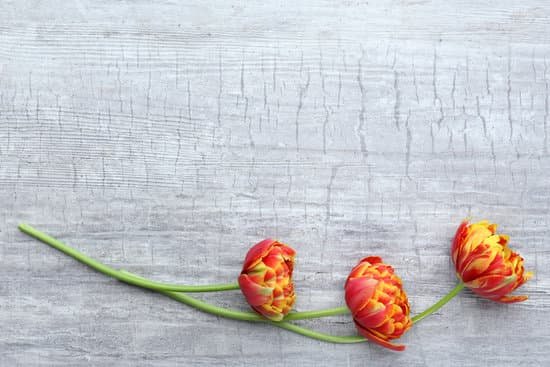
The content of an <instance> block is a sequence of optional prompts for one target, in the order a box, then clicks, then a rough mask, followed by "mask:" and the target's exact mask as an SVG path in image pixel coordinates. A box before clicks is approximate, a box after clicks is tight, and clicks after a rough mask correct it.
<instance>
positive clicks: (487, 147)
mask: <svg viewBox="0 0 550 367" xmlns="http://www.w3.org/2000/svg"><path fill="white" fill-rule="evenodd" d="M549 16H550V7H549V6H548V4H547V2H545V1H530V2H528V4H523V3H522V4H517V3H515V2H512V1H499V2H496V1H489V2H484V3H483V4H482V3H480V2H477V1H453V2H430V1H397V2H396V1H392V2H390V1H380V2H374V3H373V2H368V3H367V2H363V1H342V2H339V3H338V2H334V1H307V2H300V3H298V4H296V3H270V4H267V3H263V2H246V3H238V2H233V3H231V2H211V3H208V4H207V3H203V2H198V1H188V2H186V4H180V2H169V1H160V2H158V3H156V4H150V3H149V2H144V1H136V2H132V3H125V2H109V1H104V2H91V1H85V0H84V1H78V2H74V3H62V4H58V5H56V4H53V3H51V2H38V3H37V2H33V1H18V2H14V3H3V4H0V139H1V141H2V144H1V145H0V202H1V203H2V204H3V205H2V206H1V207H0V220H1V226H0V277H1V279H2V280H3V281H2V282H1V283H0V325H1V327H0V329H1V332H0V365H2V366H4V365H5V366H35V365H36V366H40V365H48V366H53V365H56V366H57V365H59V366H61V365H70V366H77V365H109V364H111V365H117V366H119V365H120V366H136V365H155V366H169V365H176V364H182V365H197V366H201V365H223V366H241V365H251V364H254V365H261V364H266V365H267V364H275V363H277V364H281V365H290V366H294V365H301V366H317V365H327V366H356V365H357V366H363V365H369V366H378V365H380V366H387V365H401V364H402V365H407V366H432V365H437V366H456V365H460V366H480V365H481V366H489V365H491V366H493V365H499V366H504V365H514V366H517V365H529V366H534V365H538V366H547V365H549V364H550V355H549V353H548V349H549V347H550V331H549V330H550V321H549V320H550V301H549V293H550V281H549V280H548V279H549V278H550V267H549V266H548V264H549V261H550V251H549V246H548V240H547V238H548V237H549V236H550V230H549V224H550V155H549V152H548V151H549V148H550V143H549V141H548V140H549V138H548V135H549V133H550V131H549V130H550V126H549V122H548V118H549V107H548V106H549V95H548V90H549V82H550V75H549V74H550V71H549V70H548V64H549V63H550V43H549V41H548V40H549V39H550V27H549V26H548V19H549ZM466 216H472V217H473V218H475V219H482V218H488V219H491V220H493V221H495V222H497V223H499V224H500V228H501V230H502V231H503V232H504V233H508V234H509V235H511V237H512V246H513V247H514V248H515V249H517V250H518V251H520V253H521V254H522V255H523V257H524V258H525V259H526V266H527V268H528V269H531V270H534V271H535V277H534V278H533V280H532V281H530V282H529V283H528V284H527V285H526V286H525V287H524V288H523V289H522V290H521V291H522V293H525V294H528V295H529V296H530V299H529V301H527V302H525V303H522V304H517V305H511V306H502V305H497V304H493V303H490V302H487V301H484V300H480V299H479V298H477V297H474V296H473V295H472V294H471V293H470V292H468V291H465V292H463V294H461V295H460V296H459V297H457V298H456V299H455V300H453V301H452V302H451V303H450V304H449V305H447V306H446V307H445V308H444V309H442V310H441V311H440V312H438V313H437V314H436V315H434V316H432V317H431V318H429V319H426V320H425V321H423V322H422V323H421V324H418V326H416V327H415V328H413V329H412V330H411V331H410V332H409V333H408V334H407V335H406V336H405V337H403V338H402V341H403V342H404V343H406V344H407V346H408V348H407V351H406V352H404V353H392V352H389V351H386V350H382V349H381V348H379V347H377V346H374V345H372V344H361V345H352V346H341V345H330V344H324V343H321V342H316V341H312V340H308V339H305V338H302V337H300V336H296V335H293V334H290V333H288V332H285V331H281V330H277V329H273V328H271V327H268V326H260V325H252V324H247V323H239V322H235V321H229V320H223V319H218V318H215V317H211V316H209V315H205V314H202V313H199V312H196V311H194V310H191V309H188V308H186V307H184V306H182V305H180V304H178V303H175V302H174V301H171V300H169V299H166V298H163V297H162V296H158V295H155V294H152V293H146V292H143V291H141V290H138V289H135V288H131V287H128V286H125V285H122V284H119V283H117V282H116V281H114V280H111V279H107V278H105V277H104V276H102V275H99V274H97V273H94V272H92V271H89V270H88V269H86V268H85V267H83V266H82V265H80V264H78V263H76V262H75V261H73V260H71V259H69V258H66V257H64V256H63V255H61V254H60V253H58V252H56V251H55V250H53V249H50V248H48V247H46V246H45V245H42V244H40V243H38V242H36V241H34V240H32V239H30V238H28V237H26V236H24V235H22V234H20V233H19V232H18V231H17V229H16V226H17V223H19V222H28V223H30V224H32V225H34V226H36V227H37V228H40V229H43V230H45V231H47V232H48V233H50V234H52V235H54V236H57V237H58V238H60V239H62V240H64V241H66V242H67V243H69V244H71V245H73V246H75V247H76V248H78V249H80V250H82V251H83V252H85V253H87V254H89V255H90V256H93V257H96V258H98V259H101V260H103V261H105V262H106V263H109V264H113V265H115V266H120V267H124V268H126V269H128V270H131V271H136V272H138V273H140V274H143V275H145V276H150V277H152V278H155V279H159V280H167V281H174V282H176V281H177V282H184V283H185V282H187V283H196V284H202V283H209V282H223V281H233V280H234V279H235V277H236V275H237V273H238V271H239V268H240V264H241V260H242V258H243V256H244V254H245V253H246V251H247V249H248V247H249V246H251V245H252V244H254V243H255V242H257V241H259V240H261V239H262V238H265V237H268V236H274V237H277V238H279V239H281V240H283V241H284V242H287V243H289V244H291V245H292V246H294V247H295V248H296V249H297V251H298V265H297V267H296V285H297V293H298V301H297V309H299V310H306V309H312V308H320V307H331V306H337V305H341V304H342V285H343V280H344V279H345V277H346V275H347V272H348V271H349V270H350V268H351V267H352V266H353V265H354V264H355V263H356V262H357V261H358V260H359V259H360V258H361V257H363V256H366V255H381V256H383V257H384V259H385V260H386V261H387V262H389V263H392V264H394V266H395V268H396V271H397V272H398V274H400V275H401V277H402V278H403V280H404V282H405V285H406V290H407V292H408V293H409V298H410V301H411V305H412V309H413V312H419V311H421V310H423V309H424V308H425V307H427V306H429V305H430V304H431V303H433V302H434V301H435V300H437V299H438V298H439V297H441V296H442V295H443V294H445V293H446V292H447V291H448V290H450V289H451V288H452V287H453V284H454V283H455V278H454V274H453V271H452V265H451V263H450V259H449V242H450V239H451V237H452V235H453V233H454V230H455V228H456V226H457V225H458V224H459V222H460V221H461V220H462V219H463V218H464V217H466ZM203 298H205V299H208V300H211V301H212V302H215V303H217V304H220V305H226V306H232V307H240V308H242V309H246V305H245V304H244V301H243V300H242V299H241V296H240V295H239V294H238V293H237V292H233V293H231V292H230V293H225V294H219V295H206V296H203ZM303 324H305V325H309V326H311V327H314V328H316V329H319V330H325V331H327V332H332V333H339V334H342V335H344V334H352V333H354V332H355V330H354V328H353V325H352V324H351V322H350V321H349V320H348V318H346V317H339V318H327V319H322V320H314V321H309V322H303Z"/></svg>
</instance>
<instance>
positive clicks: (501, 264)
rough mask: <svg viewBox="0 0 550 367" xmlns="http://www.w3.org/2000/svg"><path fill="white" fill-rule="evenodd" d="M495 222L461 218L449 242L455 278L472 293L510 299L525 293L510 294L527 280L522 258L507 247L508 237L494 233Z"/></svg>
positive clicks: (513, 299)
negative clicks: (450, 243)
mask: <svg viewBox="0 0 550 367" xmlns="http://www.w3.org/2000/svg"><path fill="white" fill-rule="evenodd" d="M496 229H497V225H496V224H493V223H489V222H488V221H481V222H478V223H473V224H469V223H468V221H464V222H462V224H461V225H460V226H459V227H458V230H457V231H456V235H455V238H454V241H453V245H452V257H453V263H454V264H455V268H456V275H457V276H458V278H459V279H460V280H461V281H462V282H463V283H464V284H465V285H466V286H467V287H468V288H470V289H471V290H472V291H473V292H474V293H476V294H478V295H480V296H481V297H484V298H488V299H490V300H492V301H497V302H504V303H512V302H521V301H525V300H526V299H527V298H528V297H527V296H510V295H509V293H511V292H513V291H514V290H515V289H516V288H518V287H519V286H521V285H522V284H523V283H525V282H526V281H527V280H529V279H530V278H531V277H532V276H533V273H531V272H524V269H523V258H522V257H521V256H519V254H517V253H516V252H514V251H512V250H511V249H510V248H509V247H508V241H509V237H508V236H506V235H501V234H496Z"/></svg>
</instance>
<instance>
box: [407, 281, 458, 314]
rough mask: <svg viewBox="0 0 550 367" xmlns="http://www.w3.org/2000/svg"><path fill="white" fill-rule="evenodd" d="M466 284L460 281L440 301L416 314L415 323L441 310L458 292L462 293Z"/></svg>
mask: <svg viewBox="0 0 550 367" xmlns="http://www.w3.org/2000/svg"><path fill="white" fill-rule="evenodd" d="M464 287H465V285H464V283H462V282H460V283H458V284H457V285H456V287H454V288H453V289H452V290H451V291H450V292H449V293H447V295H446V296H445V297H443V298H441V299H440V300H439V301H437V302H436V303H434V304H433V305H432V306H431V307H429V308H427V309H426V310H425V311H422V312H421V313H419V314H418V315H416V316H414V317H413V318H412V322H413V323H417V322H418V321H420V320H422V319H423V318H425V317H426V316H429V315H431V314H432V313H434V312H435V311H437V310H439V309H440V308H441V307H443V306H444V305H445V304H446V303H447V302H449V301H450V300H451V299H453V298H454V297H455V296H456V295H457V294H459V293H460V291H461V290H462V289H464Z"/></svg>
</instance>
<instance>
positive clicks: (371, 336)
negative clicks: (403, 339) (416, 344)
mask: <svg viewBox="0 0 550 367" xmlns="http://www.w3.org/2000/svg"><path fill="white" fill-rule="evenodd" d="M356 325H357V331H359V334H361V335H362V336H364V337H365V338H367V339H368V340H370V341H372V342H374V343H376V344H378V345H380V346H382V347H384V348H388V349H391V350H394V351H396V352H402V351H404V350H405V346H404V345H403V344H393V343H390V342H389V341H387V340H386V339H382V338H381V337H379V336H378V335H375V334H374V333H372V331H370V330H369V329H366V328H363V327H361V326H360V325H358V324H356Z"/></svg>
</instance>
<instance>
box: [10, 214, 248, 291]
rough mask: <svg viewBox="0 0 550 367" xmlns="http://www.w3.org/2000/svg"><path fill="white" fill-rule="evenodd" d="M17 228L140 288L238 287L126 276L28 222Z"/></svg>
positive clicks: (169, 289)
mask: <svg viewBox="0 0 550 367" xmlns="http://www.w3.org/2000/svg"><path fill="white" fill-rule="evenodd" d="M19 229H20V230H21V232H23V233H26V234H28V235H29V236H31V237H34V238H36V239H37V240H40V241H42V242H44V243H45V244H47V245H49V246H51V247H53V248H55V249H57V250H59V251H61V252H63V253H64V254H66V255H68V256H70V257H72V258H74V259H75V260H78V261H80V262H81V263H83V264H85V265H88V266H89V267H91V268H92V269H94V270H97V271H99V272H100V273H102V274H105V275H107V276H110V277H112V278H115V279H118V280H120V281H122V282H125V283H128V284H131V285H135V286H138V287H141V288H147V289H151V290H156V291H161V290H164V291H176V292H214V291H225V290H232V289H239V284H238V283H229V284H208V285H175V284H164V283H159V282H154V281H151V280H148V279H145V278H141V279H138V278H136V277H132V276H128V275H126V274H125V273H121V272H119V271H118V270H116V269H114V268H111V267H110V266H107V265H105V264H102V263H100V262H99V261H96V260H94V259H92V258H91V257H88V256H86V255H84V254H83V253H81V252H80V251H77V250H75V249H74V248H72V247H70V246H68V245H66V244H64V243H63V242H61V241H59V240H57V239H55V238H53V237H50V236H48V235H47V234H45V233H43V232H40V231H39V230H37V229H35V228H33V227H31V226H29V225H28V224H20V225H19Z"/></svg>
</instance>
